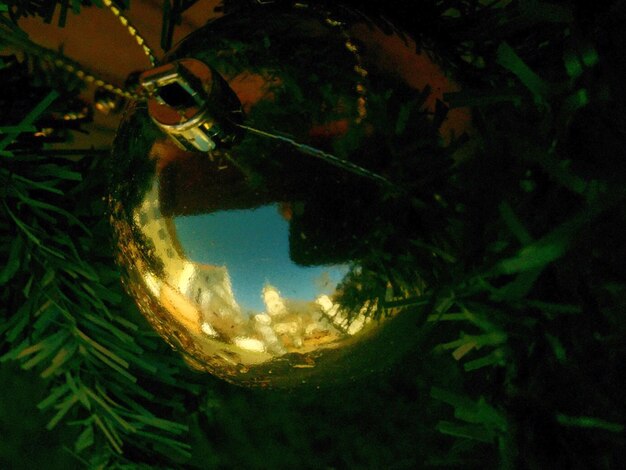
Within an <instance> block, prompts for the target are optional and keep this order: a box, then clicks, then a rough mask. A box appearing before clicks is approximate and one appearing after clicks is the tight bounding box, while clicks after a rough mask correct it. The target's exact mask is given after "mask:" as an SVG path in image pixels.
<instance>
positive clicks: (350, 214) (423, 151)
mask: <svg viewBox="0 0 626 470" xmlns="http://www.w3.org/2000/svg"><path fill="white" fill-rule="evenodd" d="M380 24H381V25H382V24H383V23H382V22H381V23H380ZM384 26H385V27H384V28H383V27H381V26H379V23H378V22H376V21H372V20H370V19H368V18H366V17H365V16H363V15H361V14H357V13H354V12H352V11H350V10H347V9H341V8H338V7H337V8H334V9H333V11H328V10H326V9H322V8H318V7H316V6H314V5H311V6H307V5H304V4H301V3H297V4H294V5H287V6H281V7H276V6H262V5H259V6H257V7H251V8H249V9H247V10H246V9H241V10H239V11H237V12H236V13H235V14H232V15H228V16H225V17H222V18H219V19H216V20H214V21H212V22H210V23H209V24H208V25H206V26H205V27H203V28H202V29H200V30H198V31H196V32H195V33H193V34H192V35H190V36H189V37H187V38H186V39H185V40H184V41H183V42H182V43H180V44H179V45H178V46H177V47H176V48H175V50H174V51H173V52H171V53H170V54H169V55H168V56H167V57H166V58H165V60H164V61H163V63H162V64H161V65H160V66H158V67H157V68H156V69H154V70H153V71H148V72H146V73H144V75H143V76H142V79H141V80H140V81H141V83H142V86H143V88H144V91H145V92H146V93H147V100H138V101H136V102H134V103H131V104H130V106H129V107H128V109H127V111H126V114H125V117H124V118H123V121H122V123H121V126H120V128H119V131H118V134H117V137H116V140H115V144H114V151H113V160H112V171H113V182H112V187H111V213H112V224H113V226H114V229H115V232H116V236H117V246H118V260H119V263H120V265H121V266H122V267H123V268H124V272H125V279H124V280H125V285H126V286H127V288H128V290H129V291H130V292H131V293H132V295H133V297H134V298H135V299H136V301H137V304H138V305H139V308H140V310H141V311H142V312H143V314H144V315H145V316H146V317H147V319H148V320H149V321H150V323H151V324H152V325H153V326H154V328H155V329H156V331H158V332H159V333H160V334H161V335H162V336H163V337H164V338H165V339H166V340H167V341H168V342H169V343H170V344H171V345H172V346H173V347H174V348H176V349H177V350H179V351H180V352H181V353H182V354H183V356H184V357H185V359H186V360H187V361H188V362H189V364H190V365H192V366H193V367H194V368H196V369H199V370H203V371H207V372H209V373H211V374H214V375H216V376H218V377H221V378H223V379H225V380H227V381H229V382H232V383H236V384H240V385H247V386H252V385H258V386H266V387H282V386H286V387H290V386H294V385H298V384H302V383H312V384H323V383H331V382H334V381H336V380H346V379H347V380H349V379H351V378H353V377H358V376H361V375H362V374H364V373H369V372H371V371H375V370H380V369H384V368H386V367H389V366H390V365H391V364H393V363H394V362H395V361H397V360H398V359H399V358H400V357H401V356H402V354H404V353H405V352H406V351H407V350H408V349H409V348H410V347H411V346H412V344H413V343H414V340H415V337H416V336H417V331H418V327H419V325H418V323H419V319H418V317H417V316H416V314H415V310H414V309H412V308H411V306H412V305H414V304H415V299H419V296H420V295H421V294H422V292H423V290H424V289H425V288H426V287H427V284H428V282H430V280H429V279H427V278H425V277H424V276H423V275H422V274H420V273H423V272H424V269H422V268H424V266H425V265H424V262H425V261H424V260H426V262H427V261H428V259H430V258H429V257H431V256H436V255H435V254H434V253H430V252H427V253H426V254H424V248H423V245H420V246H418V247H417V248H416V246H417V245H416V244H415V243H413V241H414V240H415V239H416V238H420V236H421V235H422V231H424V230H427V229H428V220H429V218H428V217H429V216H428V215H425V214H424V213H423V211H424V210H426V211H428V210H430V209H429V207H430V206H431V205H432V206H433V208H434V209H433V210H436V206H437V202H436V200H435V199H434V198H433V193H432V191H431V189H430V188H431V186H428V185H429V184H431V183H432V181H436V180H437V175H436V174H434V173H433V174H429V173H425V172H430V171H434V170H432V169H433V168H434V169H436V168H437V165H439V167H441V166H442V165H443V166H444V167H445V165H446V163H445V158H446V156H445V152H440V149H441V148H443V147H444V146H445V145H446V143H447V142H448V141H449V140H450V138H451V136H452V135H453V134H456V135H459V134H461V133H462V132H463V131H464V130H466V128H467V126H468V120H467V116H466V115H465V114H463V112H458V111H455V112H450V113H448V115H447V117H446V115H445V112H443V114H442V109H443V108H445V106H442V102H441V101H440V100H441V99H442V97H443V93H444V92H447V91H453V90H455V87H456V86H455V84H454V83H453V82H452V81H451V80H450V79H448V78H447V77H446V75H445V74H444V73H443V72H442V70H441V68H440V67H439V66H438V65H436V63H435V61H434V60H432V59H431V58H430V55H429V54H428V53H427V52H423V51H420V49H419V47H417V45H416V44H415V42H413V41H412V40H411V39H410V38H409V37H408V36H406V35H404V34H400V33H398V32H397V31H395V30H393V29H390V28H389V25H387V24H385V25H384ZM433 162H440V163H438V164H434V163H433ZM441 162H444V163H441ZM431 180H432V181H431ZM424 181H426V183H424ZM424 184H426V186H424ZM424 201H426V202H424ZM425 207H426V209H425ZM426 251H428V250H426ZM418 252H419V253H418ZM426 277H427V276H426Z"/></svg>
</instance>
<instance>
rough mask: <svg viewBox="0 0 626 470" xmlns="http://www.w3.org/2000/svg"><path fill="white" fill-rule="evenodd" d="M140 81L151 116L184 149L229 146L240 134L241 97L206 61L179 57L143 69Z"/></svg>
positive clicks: (199, 149)
mask: <svg viewBox="0 0 626 470" xmlns="http://www.w3.org/2000/svg"><path fill="white" fill-rule="evenodd" d="M139 81H140V85H141V88H142V89H143V91H144V92H145V95H146V97H147V99H148V112H149V114H150V117H151V118H152V120H153V121H154V123H155V124H156V125H157V126H158V127H159V128H160V129H161V130H162V131H163V132H165V133H166V134H167V135H169V136H170V137H171V138H172V140H174V142H176V143H177V144H178V145H179V146H180V147H181V148H183V149H184V150H188V151H196V152H197V151H199V152H209V151H211V150H214V149H215V148H217V147H228V146H230V145H232V144H233V143H234V142H235V141H236V140H237V138H238V137H239V135H240V134H241V130H240V129H239V127H238V124H239V123H241V121H242V118H243V111H242V109H241V104H240V102H239V99H238V98H237V96H236V95H235V93H234V92H233V91H232V90H231V89H230V87H229V86H228V84H227V83H226V82H225V81H224V79H223V78H222V77H221V76H220V75H219V74H218V73H217V72H216V71H214V70H213V69H212V68H210V67H209V66H208V65H206V64H205V63H203V62H201V61H199V60H197V59H181V60H177V61H174V62H171V63H168V64H165V65H162V66H160V67H157V68H154V69H151V70H148V71H146V72H144V73H143V74H142V75H141V77H140V79H139Z"/></svg>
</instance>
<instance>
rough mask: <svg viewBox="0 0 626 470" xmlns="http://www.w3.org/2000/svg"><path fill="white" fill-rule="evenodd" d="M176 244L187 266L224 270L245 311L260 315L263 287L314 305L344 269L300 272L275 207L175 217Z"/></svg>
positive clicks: (284, 223) (286, 228)
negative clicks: (252, 311)
mask: <svg viewBox="0 0 626 470" xmlns="http://www.w3.org/2000/svg"><path fill="white" fill-rule="evenodd" d="M174 225H175V227H176V232H177V236H178V240H179V241H180V244H181V246H182V247H183V250H184V251H185V254H186V256H187V257H188V258H189V260H190V261H193V262H196V263H202V264H209V265H217V266H226V267H227V268H228V272H229V274H230V277H231V281H232V286H233V290H234V294H235V298H236V299H237V302H238V303H239V305H240V306H241V307H242V308H244V309H250V310H254V311H264V310H265V306H264V304H263V301H262V298H261V292H262V289H263V287H264V286H265V285H266V284H270V285H272V286H274V287H276V288H277V289H278V290H279V292H280V294H281V296H283V297H285V298H291V299H299V300H314V299H315V298H316V297H317V296H319V295H321V294H332V292H333V291H334V289H335V287H336V286H337V284H338V283H339V282H340V281H341V279H342V278H343V277H344V276H345V274H346V273H347V272H348V267H347V266H346V265H334V266H314V267H304V266H298V265H296V264H295V263H294V262H293V261H291V259H290V258H289V222H288V221H287V220H285V219H284V218H283V217H282V216H281V215H280V213H279V208H278V205H277V204H273V205H268V206H263V207H259V208H255V209H246V210H232V211H223V212H214V213H211V214H202V215H191V216H183V217H176V218H175V219H174Z"/></svg>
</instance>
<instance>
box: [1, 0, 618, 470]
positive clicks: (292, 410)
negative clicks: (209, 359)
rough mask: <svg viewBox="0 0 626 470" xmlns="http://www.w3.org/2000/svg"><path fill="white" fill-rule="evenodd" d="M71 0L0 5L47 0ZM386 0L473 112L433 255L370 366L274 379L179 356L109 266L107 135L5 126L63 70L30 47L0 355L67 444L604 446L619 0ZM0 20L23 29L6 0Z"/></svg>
mask: <svg viewBox="0 0 626 470" xmlns="http://www.w3.org/2000/svg"><path fill="white" fill-rule="evenodd" d="M81 3H82V2H71V3H68V2H67V1H60V2H56V1H48V2H45V1H41V2H32V1H25V2H13V3H11V2H6V3H5V4H2V5H7V6H8V8H7V9H5V10H4V11H7V12H9V13H10V14H11V15H13V16H12V17H13V18H15V15H18V16H19V15H23V14H25V13H24V12H28V14H38V15H40V16H42V17H44V18H45V19H46V18H47V19H50V18H51V17H52V13H50V12H51V11H54V8H56V7H57V5H60V8H66V9H67V8H68V5H71V7H72V8H76V9H78V8H79V6H80V4H81ZM94 3H96V2H94ZM247 3H248V2H245V1H241V0H240V1H236V0H225V1H224V5H223V7H224V9H226V10H227V11H236V9H237V8H244V7H245V6H246V4H247ZM345 3H347V4H349V5H350V6H353V7H355V8H356V7H358V6H359V3H360V2H358V1H356V0H355V1H347V2H345ZM388 3H389V5H379V6H378V8H379V10H380V12H381V13H384V14H385V16H386V17H388V18H389V20H390V21H391V22H392V23H395V24H397V25H398V26H400V27H402V28H404V29H405V30H406V31H408V32H409V33H411V34H413V35H415V36H418V37H423V38H429V40H430V41H432V43H433V44H434V49H435V50H436V51H437V53H438V55H439V59H440V60H441V61H444V62H445V63H447V64H448V65H449V66H450V67H451V68H452V69H453V70H454V73H455V74H456V76H457V78H458V80H459V81H460V82H461V83H462V84H463V90H462V91H460V92H458V93H455V94H453V95H450V96H447V97H446V98H447V100H448V103H449V105H450V106H451V107H463V106H470V107H471V108H472V110H473V113H474V125H475V134H474V135H473V136H472V137H471V139H470V140H469V142H468V143H465V144H463V141H460V142H459V146H460V148H459V149H457V148H455V147H452V148H451V149H450V153H453V152H455V151H457V153H456V154H455V157H456V160H457V162H458V163H457V164H456V165H455V167H454V170H453V171H452V172H451V173H450V174H449V176H448V181H447V185H446V186H445V187H442V188H440V191H438V192H437V194H436V197H433V200H432V202H431V204H432V205H433V206H435V207H438V209H439V214H440V217H441V220H443V221H445V223H440V224H439V225H438V227H439V230H440V233H436V234H429V236H428V239H427V240H415V243H416V245H417V246H421V247H423V248H424V249H425V250H427V251H429V252H430V253H432V254H433V258H434V259H436V260H437V261H436V263H437V267H438V270H439V272H441V273H444V274H442V275H441V277H440V280H441V283H440V285H437V286H434V287H433V289H431V290H430V291H428V292H427V293H426V294H425V295H424V297H423V298H419V299H415V304H416V305H417V306H418V307H419V308H420V309H421V312H422V315H420V317H422V318H427V321H426V322H425V324H424V326H423V330H424V334H423V338H422V339H421V341H420V342H419V343H418V344H417V345H416V347H415V349H414V351H413V352H412V353H411V354H410V355H409V356H407V357H406V358H405V360H404V363H403V364H401V365H399V366H398V367H397V368H396V369H395V370H394V371H392V372H391V373H390V374H388V375H385V376H380V377H376V380H368V381H364V382H358V383H356V384H353V385H351V386H349V387H336V388H328V389H321V390H308V391H306V390H302V391H296V393H291V394H290V393H286V392H279V391H274V392H267V391H266V392H264V391H247V390H239V389H233V388H232V387H231V386H229V385H226V384H222V383H220V382H217V381H215V380H214V379H212V378H210V377H205V376H198V375H195V374H193V373H191V372H190V371H188V370H187V368H186V367H185V365H184V364H183V363H182V361H181V360H180V359H179V358H178V356H177V355H176V354H175V353H172V352H171V351H170V350H169V349H168V348H167V347H166V346H165V345H164V344H163V343H162V341H161V340H160V339H159V338H157V337H156V335H155V334H154V333H152V331H151V330H150V329H149V327H148V326H147V325H146V324H145V322H144V321H143V320H142V319H141V318H140V317H139V316H138V314H137V312H136V311H135V309H134V307H133V306H132V302H131V301H130V300H129V299H128V298H127V297H126V296H125V294H124V293H123V292H122V289H121V286H120V285H119V272H118V270H117V268H116V267H115V265H114V264H113V261H112V259H113V258H112V255H111V252H110V249H109V247H110V241H109V240H110V228H109V224H108V219H107V217H106V215H105V214H106V193H107V188H106V185H107V181H106V175H107V172H108V170H107V167H106V160H107V158H106V156H105V155H102V154H98V153H97V152H92V151H89V150H85V151H84V152H82V151H78V152H70V153H72V155H68V154H64V153H63V152H62V151H53V150H51V149H48V148H47V147H37V146H32V145H29V144H26V143H24V141H21V143H20V140H18V137H19V136H20V135H22V136H23V135H24V134H28V133H32V132H33V130H34V129H35V127H36V123H37V122H38V120H40V119H42V118H43V117H44V116H46V113H49V112H50V110H51V109H54V106H55V103H57V104H58V102H59V101H64V100H65V98H64V97H65V96H66V95H67V93H68V90H67V88H64V87H63V86H59V85H58V81H57V85H56V86H55V84H54V83H55V81H54V80H51V79H50V77H51V74H53V73H52V72H51V71H50V70H49V69H48V68H47V67H42V68H41V69H40V74H41V75H42V76H45V77H47V78H46V79H45V80H44V79H42V80H41V83H38V84H37V85H35V84H34V82H31V83H30V84H27V85H24V92H29V93H30V92H32V90H34V89H37V90H39V91H38V92H37V93H30V95H32V96H33V100H34V102H32V103H31V105H30V107H29V108H28V109H25V108H24V106H25V105H24V106H22V108H23V109H22V111H23V112H22V114H21V115H20V114H19V113H17V114H15V113H13V114H12V115H11V116H3V119H2V127H0V181H1V183H0V191H1V193H0V199H1V204H0V285H1V286H2V290H1V291H0V317H1V318H2V322H0V362H2V363H3V364H4V365H2V368H3V369H4V368H6V367H9V366H8V365H6V364H9V363H13V364H19V365H20V367H21V368H22V369H24V370H26V371H36V373H37V374H38V375H39V376H40V377H41V379H42V381H41V382H33V383H35V384H37V385H36V386H39V384H40V383H41V384H43V386H44V387H45V389H46V391H47V393H46V394H45V396H44V397H43V398H42V399H41V401H40V402H39V403H38V405H37V407H38V408H39V409H41V410H42V411H43V413H44V414H45V416H46V418H47V420H48V421H47V425H46V427H47V428H48V429H53V428H54V429H58V428H59V427H65V428H67V429H70V431H68V432H64V433H62V437H63V438H64V439H67V441H66V442H65V446H66V447H67V448H68V450H69V451H70V452H71V453H72V454H74V455H75V458H76V459H78V460H79V461H80V462H83V463H84V465H85V466H86V467H96V468H142V467H146V468H157V467H164V468H172V467H174V468H184V467H188V468H207V467H208V468H233V467H234V468H268V467H270V468H295V467H302V468H415V467H421V466H424V465H428V466H439V467H443V468H451V467H460V468H474V467H480V468H490V467H494V468H497V467H500V468H546V467H555V468H617V467H619V461H620V458H621V455H622V453H623V452H625V451H626V440H625V438H624V424H625V422H626V408H625V405H624V400H623V391H622V384H623V383H626V369H625V367H624V364H626V342H625V341H624V338H625V334H626V331H625V330H626V319H625V318H624V314H625V313H626V300H624V299H626V295H625V294H626V282H625V279H626V276H624V275H625V274H626V273H625V270H626V268H625V266H626V264H625V263H624V260H625V259H626V245H625V244H624V241H623V237H624V234H625V233H626V209H624V207H625V206H624V198H625V197H626V158H625V157H626V155H624V153H625V150H624V148H626V146H625V144H626V139H625V138H624V129H626V122H625V121H626V117H625V116H626V106H625V104H626V96H625V92H624V88H623V84H622V81H623V77H625V76H626V58H625V57H624V54H623V51H622V47H623V44H625V43H626V37H624V36H625V34H626V28H624V24H626V2H624V1H622V0H614V1H612V2H609V3H608V4H606V5H604V6H597V5H593V4H585V5H577V4H576V3H575V2H573V1H561V2H552V3H549V2H543V1H538V0H517V1H495V2H485V1H478V0H432V1H430V2H423V3H424V5H423V12H422V14H420V15H415V14H412V13H411V14H410V13H408V12H409V9H410V8H412V7H413V5H412V4H413V2H410V1H404V0H397V1H394V2H388ZM164 4H167V5H168V7H167V8H164V11H165V15H164V16H165V21H164V25H166V24H167V25H169V26H167V27H164V28H163V30H164V36H163V45H164V46H168V40H167V35H168V34H171V27H172V26H171V25H173V24H175V23H176V21H177V19H176V18H179V16H178V17H176V18H175V17H174V16H171V11H172V7H175V8H174V9H176V8H178V10H177V11H178V12H179V13H178V15H180V12H182V11H183V10H184V9H185V8H187V7H189V5H190V4H191V3H190V2H174V4H170V3H169V1H166V2H164ZM168 8H169V9H168ZM5 15H8V13H6V14H5ZM0 28H1V29H2V35H1V36H0V37H1V38H5V39H6V38H10V37H11V35H20V38H22V39H23V33H21V32H20V31H19V30H18V29H16V28H15V26H14V25H13V23H12V22H11V20H10V17H9V16H3V17H2V23H1V24H0ZM170 37H171V36H170ZM4 65H5V64H3V66H4ZM3 85H4V84H3ZM2 99H3V100H5V103H3V105H4V104H6V102H7V100H10V97H9V96H8V95H6V94H5V95H3V98H2ZM5 109H6V106H5ZM5 370H9V369H5ZM5 380H6V379H5ZM32 380H35V379H32ZM14 429H15V425H14V424H12V423H3V422H2V421H1V420H0V431H1V432H2V433H11V432H13V430H14ZM2 459H3V457H2V456H0V464H2V465H9V466H10V465H12V463H11V462H9V463H5V461H3V460H2Z"/></svg>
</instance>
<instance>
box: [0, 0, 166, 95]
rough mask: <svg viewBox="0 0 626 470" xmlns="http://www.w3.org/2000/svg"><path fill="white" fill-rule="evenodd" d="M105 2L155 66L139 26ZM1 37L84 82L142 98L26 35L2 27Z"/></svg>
mask: <svg viewBox="0 0 626 470" xmlns="http://www.w3.org/2000/svg"><path fill="white" fill-rule="evenodd" d="M103 3H104V4H105V6H107V7H108V8H109V9H110V10H111V12H112V13H113V14H114V15H115V16H116V17H117V19H118V20H119V21H120V23H122V25H123V26H125V27H126V30H127V31H128V33H129V34H130V35H131V36H132V37H133V38H134V39H135V41H137V44H139V45H140V46H141V48H142V49H143V51H144V53H145V54H146V56H147V57H148V59H149V60H150V63H151V64H152V66H154V65H155V63H156V57H155V55H154V53H153V52H152V49H150V47H148V45H147V44H146V41H145V39H144V38H143V37H142V36H141V35H140V34H139V32H138V31H137V28H135V27H134V26H133V25H132V24H131V23H130V21H129V20H128V18H126V17H125V16H124V15H123V14H122V12H121V11H120V9H119V8H118V7H116V6H115V5H114V4H113V2H112V0H103ZM0 38H1V39H3V40H5V41H6V42H7V43H11V44H13V45H14V46H16V47H18V48H19V49H21V50H22V51H24V52H25V53H27V54H30V55H33V56H36V57H39V58H41V59H43V60H46V61H49V62H51V63H52V64H54V66H55V67H58V68H59V69H61V70H65V71H66V72H69V73H71V74H72V75H74V76H76V77H78V78H79V79H80V80H82V81H83V82H85V83H87V84H94V85H96V86H97V87H99V88H103V89H105V90H107V91H110V92H111V93H113V94H115V95H117V96H120V97H123V98H127V99H138V98H140V97H139V96H138V95H137V94H136V93H131V92H129V91H127V90H125V89H123V88H122V87H119V86H117V85H113V84H112V83H109V82H107V81H105V80H103V79H102V78H100V77H98V76H96V75H94V74H92V73H90V72H88V71H86V70H85V69H83V68H82V67H81V66H80V65H79V64H78V63H77V62H75V61H73V60H71V59H69V58H68V57H66V56H65V55H63V54H61V53H59V52H56V51H53V50H50V49H47V48H45V47H43V46H40V45H38V44H35V43H33V42H32V41H30V40H29V39H28V38H26V37H21V36H19V35H15V34H10V33H9V32H7V31H6V30H5V29H4V28H0Z"/></svg>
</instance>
